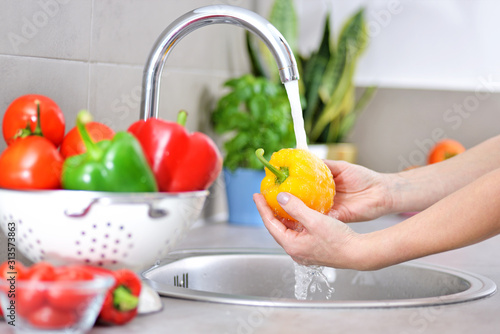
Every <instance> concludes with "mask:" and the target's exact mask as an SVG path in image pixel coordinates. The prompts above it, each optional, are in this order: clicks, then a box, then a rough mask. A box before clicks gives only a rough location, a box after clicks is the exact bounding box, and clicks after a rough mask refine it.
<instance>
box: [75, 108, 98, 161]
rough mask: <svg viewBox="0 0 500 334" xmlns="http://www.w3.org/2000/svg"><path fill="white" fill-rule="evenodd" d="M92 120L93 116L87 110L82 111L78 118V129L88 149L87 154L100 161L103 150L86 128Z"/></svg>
mask: <svg viewBox="0 0 500 334" xmlns="http://www.w3.org/2000/svg"><path fill="white" fill-rule="evenodd" d="M91 119H92V115H90V113H89V112H88V111H87V110H81V111H80V112H79V113H78V116H77V117H76V127H77V128H78V132H79V133H80V136H81V137H82V141H83V144H84V145H85V148H86V149H87V154H88V155H89V156H90V157H92V158H93V159H94V160H99V159H100V157H101V155H102V150H101V149H100V148H99V146H97V145H96V143H95V142H94V141H93V140H92V138H91V137H90V135H89V132H88V131H87V128H86V127H85V124H86V123H88V122H89V120H91Z"/></svg>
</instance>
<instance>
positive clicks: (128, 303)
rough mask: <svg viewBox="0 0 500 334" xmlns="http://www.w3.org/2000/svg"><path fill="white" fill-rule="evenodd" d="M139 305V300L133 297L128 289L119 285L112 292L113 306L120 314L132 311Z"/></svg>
mask: <svg viewBox="0 0 500 334" xmlns="http://www.w3.org/2000/svg"><path fill="white" fill-rule="evenodd" d="M138 304H139V298H138V297H136V296H134V295H133V294H132V293H131V292H130V290H129V289H127V288H126V287H125V286H123V285H120V286H119V287H117V288H116V289H115V290H114V291H113V306H114V307H115V308H116V309H117V310H119V311H122V312H127V311H132V310H134V309H135V308H136V307H137V305H138Z"/></svg>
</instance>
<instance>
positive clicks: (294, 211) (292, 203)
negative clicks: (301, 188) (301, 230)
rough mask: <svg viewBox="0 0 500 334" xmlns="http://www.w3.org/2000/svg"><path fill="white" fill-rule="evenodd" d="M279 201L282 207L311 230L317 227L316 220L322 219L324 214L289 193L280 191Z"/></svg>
mask: <svg viewBox="0 0 500 334" xmlns="http://www.w3.org/2000/svg"><path fill="white" fill-rule="evenodd" d="M277 200H278V203H279V204H280V205H281V207H282V208H283V209H284V210H285V211H286V212H287V213H288V214H289V215H290V216H292V217H293V218H295V219H296V220H297V221H299V222H300V223H302V225H303V226H304V227H305V228H306V229H307V230H311V229H314V227H315V222H317V221H319V220H320V219H322V218H323V217H324V216H323V214H321V213H319V212H318V211H316V210H313V209H311V208H309V207H308V206H307V205H305V204H304V202H302V201H301V200H300V199H299V198H297V197H295V196H293V195H292V194H289V193H285V192H282V193H279V194H278V197H277Z"/></svg>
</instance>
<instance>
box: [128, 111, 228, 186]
mask: <svg viewBox="0 0 500 334" xmlns="http://www.w3.org/2000/svg"><path fill="white" fill-rule="evenodd" d="M186 117H187V113H186V112H185V111H180V112H179V115H178V118H177V123H175V122H169V121H165V120H162V119H158V118H149V119H148V120H146V121H144V120H140V121H137V122H135V123H133V124H132V125H131V126H130V127H129V129H128V131H129V132H131V133H132V134H134V135H135V137H136V138H137V139H138V140H139V142H140V143H141V146H142V148H143V150H144V153H145V155H146V158H147V160H148V163H149V165H150V167H151V169H152V170H153V173H154V174H155V177H156V182H157V183H158V187H159V190H160V191H164V192H182V191H195V190H204V189H207V188H208V187H210V185H211V184H212V183H213V182H214V181H215V179H216V178H217V176H218V175H219V173H220V171H221V169H222V155H221V153H220V151H219V149H218V148H217V146H216V145H215V143H214V142H213V141H212V139H210V137H208V136H207V135H205V134H203V133H201V132H193V133H189V132H188V131H187V130H186V129H185V128H184V125H185V123H186Z"/></svg>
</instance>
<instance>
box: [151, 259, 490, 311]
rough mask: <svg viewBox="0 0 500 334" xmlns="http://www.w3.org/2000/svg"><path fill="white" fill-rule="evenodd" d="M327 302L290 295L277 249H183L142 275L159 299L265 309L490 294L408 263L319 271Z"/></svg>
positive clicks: (484, 285) (463, 275)
mask: <svg viewBox="0 0 500 334" xmlns="http://www.w3.org/2000/svg"><path fill="white" fill-rule="evenodd" d="M323 273H324V277H325V278H326V279H327V280H328V283H329V285H330V286H331V287H333V289H334V292H333V293H332V294H331V297H330V299H328V300H327V299H322V300H317V299H316V300H298V299H296V298H295V297H294V296H295V295H294V285H295V269H294V262H293V261H292V259H291V258H290V257H289V256H288V255H286V254H285V253H283V252H282V251H280V250H266V249H216V250H210V249H207V250H184V251H177V252H174V253H171V254H170V255H169V257H168V258H166V259H164V260H162V261H159V262H158V263H157V265H155V266H154V267H152V268H151V269H149V270H147V271H145V272H144V273H143V274H142V276H143V278H144V279H145V280H146V281H147V282H149V283H150V285H151V286H152V287H153V289H155V290H156V291H158V293H159V294H160V295H162V296H167V297H174V298H183V299H190V300H198V301H210V302H218V303H229V304H239V305H254V306H271V307H321V308H373V307H405V306H425V305H442V304H451V303H459V302H465V301H470V300H476V299H479V298H483V297H487V296H490V295H492V294H494V293H495V291H496V285H495V283H494V282H493V281H491V280H490V279H488V278H486V277H483V276H480V275H476V274H472V273H467V272H463V271H458V270H454V269H450V268H443V267H439V266H434V265H429V264H423V263H415V262H410V263H406V264H399V265H395V266H392V267H389V268H385V269H381V270H378V271H355V270H344V269H342V270H341V269H333V268H325V271H324V272H323Z"/></svg>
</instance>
